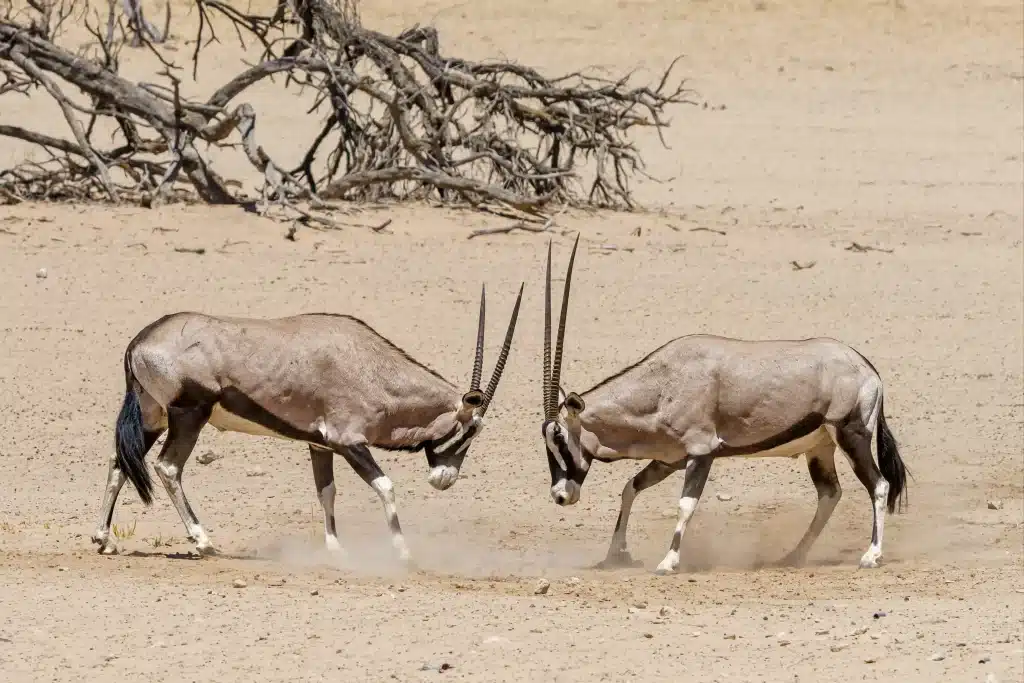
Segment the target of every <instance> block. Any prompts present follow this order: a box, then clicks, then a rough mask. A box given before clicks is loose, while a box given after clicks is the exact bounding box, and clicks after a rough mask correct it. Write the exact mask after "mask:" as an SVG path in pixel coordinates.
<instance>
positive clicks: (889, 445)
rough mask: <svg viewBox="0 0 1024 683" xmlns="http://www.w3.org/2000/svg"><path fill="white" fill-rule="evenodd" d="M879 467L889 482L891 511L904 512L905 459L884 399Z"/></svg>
mask: <svg viewBox="0 0 1024 683" xmlns="http://www.w3.org/2000/svg"><path fill="white" fill-rule="evenodd" d="M877 446H878V469H879V470H881V472H882V476H883V477H885V480H886V481H887V482H889V500H888V501H887V502H888V507H889V513H890V514H892V513H893V512H896V511H897V509H898V510H899V511H900V512H902V511H903V508H904V507H905V506H906V499H907V475H908V474H909V472H908V471H907V467H906V465H904V464H903V459H902V458H901V457H900V451H899V447H898V446H897V444H896V437H894V436H893V435H892V432H891V431H889V425H888V424H887V423H886V421H885V407H884V399H881V400H880V402H879V405H878V436H877Z"/></svg>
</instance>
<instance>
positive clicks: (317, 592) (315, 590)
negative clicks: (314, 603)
mask: <svg viewBox="0 0 1024 683" xmlns="http://www.w3.org/2000/svg"><path fill="white" fill-rule="evenodd" d="M309 594H310V595H320V591H318V590H317V589H315V588H314V589H313V590H311V591H309Z"/></svg>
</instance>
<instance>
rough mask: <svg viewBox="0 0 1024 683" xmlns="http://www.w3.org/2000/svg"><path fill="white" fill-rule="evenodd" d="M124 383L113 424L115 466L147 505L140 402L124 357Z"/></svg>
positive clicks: (149, 495)
mask: <svg viewBox="0 0 1024 683" xmlns="http://www.w3.org/2000/svg"><path fill="white" fill-rule="evenodd" d="M124 373H125V384H126V385H127V388H126V389H125V392H124V403H122V404H121V412H120V413H118V415H117V425H116V426H115V427H114V450H115V451H116V452H117V466H118V467H119V468H120V469H121V471H122V472H124V474H125V476H127V477H128V480H129V481H130V482H131V483H132V485H133V486H134V487H135V490H136V491H137V492H138V494H139V498H140V499H141V500H142V502H143V503H145V504H146V505H151V504H152V503H153V479H152V478H151V477H150V476H149V470H148V469H147V468H146V460H145V458H146V451H147V450H149V449H147V448H146V436H145V433H144V432H143V428H142V405H141V404H140V403H139V395H138V394H137V393H136V390H135V387H136V381H135V375H133V374H132V370H131V367H130V366H129V365H128V355H127V354H125V358H124Z"/></svg>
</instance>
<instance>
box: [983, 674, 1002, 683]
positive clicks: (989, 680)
mask: <svg viewBox="0 0 1024 683" xmlns="http://www.w3.org/2000/svg"><path fill="white" fill-rule="evenodd" d="M985 683H999V679H998V678H996V675H995V674H994V673H990V674H989V675H988V676H985Z"/></svg>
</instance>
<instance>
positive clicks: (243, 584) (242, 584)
mask: <svg viewBox="0 0 1024 683" xmlns="http://www.w3.org/2000/svg"><path fill="white" fill-rule="evenodd" d="M231 585H232V586H234V587H235V588H245V587H246V586H248V585H249V584H247V583H246V582H245V580H244V579H235V580H234V581H232V582H231Z"/></svg>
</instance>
